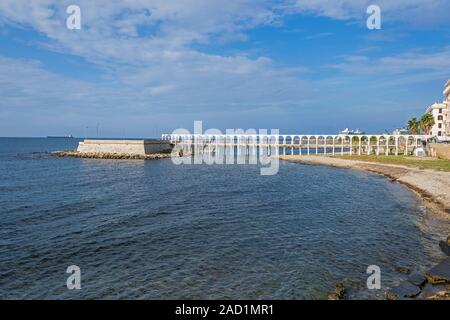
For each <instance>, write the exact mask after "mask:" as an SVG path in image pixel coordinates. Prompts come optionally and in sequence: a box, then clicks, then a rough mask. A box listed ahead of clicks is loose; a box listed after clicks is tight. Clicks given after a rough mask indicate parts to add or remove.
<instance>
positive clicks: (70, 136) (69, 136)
mask: <svg viewBox="0 0 450 320" xmlns="http://www.w3.org/2000/svg"><path fill="white" fill-rule="evenodd" d="M47 138H70V139H71V138H73V135H71V134H69V135H68V136H47Z"/></svg>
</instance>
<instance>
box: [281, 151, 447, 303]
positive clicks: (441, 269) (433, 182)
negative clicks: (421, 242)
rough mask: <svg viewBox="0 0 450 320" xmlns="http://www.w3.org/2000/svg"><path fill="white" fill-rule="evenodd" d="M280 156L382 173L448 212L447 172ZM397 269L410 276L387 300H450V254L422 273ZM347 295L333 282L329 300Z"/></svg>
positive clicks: (444, 246)
mask: <svg viewBox="0 0 450 320" xmlns="http://www.w3.org/2000/svg"><path fill="white" fill-rule="evenodd" d="M279 158H280V159H282V160H286V161H292V162H299V163H304V164H316V165H327V166H334V167H338V168H346V169H357V170H363V171H367V172H371V173H376V174H381V175H383V176H385V177H387V178H389V179H391V180H392V181H397V182H399V183H402V184H404V185H405V186H407V187H408V188H410V189H411V190H413V191H414V192H416V193H418V194H419V195H420V196H421V197H422V198H423V199H424V202H425V204H426V205H427V206H428V207H431V208H433V209H438V210H439V211H441V212H444V213H445V214H446V216H447V215H448V214H449V213H450V173H449V172H436V171H432V170H422V169H415V168H410V167H405V166H400V165H390V164H389V165H388V164H380V163H372V162H365V161H358V160H347V159H338V158H332V157H326V156H289V155H287V156H279ZM438 246H439V248H440V249H441V251H442V252H444V253H445V254H446V255H447V256H450V233H449V235H448V237H447V239H446V240H442V241H440V242H439V244H438ZM396 270H397V272H399V273H402V274H407V275H409V276H408V277H407V279H406V280H403V281H401V282H400V283H399V285H397V286H396V287H393V288H390V289H388V290H387V292H386V299H388V300H409V299H420V300H450V257H447V258H445V259H444V260H443V261H441V262H440V263H438V264H437V265H435V266H434V267H433V268H431V269H429V270H428V271H426V272H425V273H423V274H421V273H413V272H411V270H409V269H407V268H401V267H399V268H396ZM345 298H346V288H345V287H344V285H343V284H342V283H338V284H337V285H335V287H334V289H333V292H332V293H331V294H330V295H329V296H328V299H329V300H343V299H345Z"/></svg>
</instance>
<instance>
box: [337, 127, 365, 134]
mask: <svg viewBox="0 0 450 320" xmlns="http://www.w3.org/2000/svg"><path fill="white" fill-rule="evenodd" d="M339 134H345V135H351V134H359V135H361V134H365V132H364V131H361V130H359V129H356V130H349V129H348V128H345V129H344V130H342V131H341V132H339Z"/></svg>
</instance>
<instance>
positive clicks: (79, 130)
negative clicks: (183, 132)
mask: <svg viewBox="0 0 450 320" xmlns="http://www.w3.org/2000/svg"><path fill="white" fill-rule="evenodd" d="M371 4H375V5H378V6H379V7H380V9H381V29H379V30H369V29H368V28H367V26H366V20H367V18H368V17H369V14H367V12H366V10H367V7H368V6H369V5H371ZM70 5H77V6H79V8H80V10H81V29H79V30H77V29H74V30H70V29H68V28H67V26H66V20H67V18H68V17H69V15H70V14H68V13H67V12H66V10H67V7H68V6H70ZM449 12H450V1H448V0H428V1H422V0H396V1H392V0H371V1H366V0H148V1H145V0H123V1H118V0H117V1H109V0H108V1H107V0H97V1H90V0H70V1H65V0H33V1H29V0H1V1H0V136H18V137H24V136H30V137H31V136H47V135H67V134H72V135H74V136H79V137H82V136H90V137H95V136H97V135H98V136H99V137H130V138H132V137H141V138H144V137H148V138H150V137H157V136H160V135H161V134H162V133H170V132H172V131H173V130H175V129H178V128H186V129H188V130H192V128H193V122H194V121H195V120H201V121H203V128H204V129H208V128H218V129H220V130H222V131H225V130H226V129H236V128H243V129H250V128H254V129H257V130H258V129H268V130H270V129H279V130H280V132H281V133H285V134H289V133H298V134H300V133H301V134H308V133H311V134H312V133H336V132H338V131H340V130H342V129H344V128H346V127H348V128H351V129H361V130H364V131H366V132H369V133H378V132H385V130H388V131H391V130H393V129H395V128H397V127H402V126H404V125H405V123H406V122H407V120H408V119H409V118H410V117H413V116H415V117H420V116H421V115H422V114H423V113H424V111H425V109H426V108H427V106H428V105H430V104H432V103H434V102H436V101H441V100H442V99H443V97H442V90H443V86H444V84H445V82H446V81H447V80H448V79H450V32H449V31H450V19H449Z"/></svg>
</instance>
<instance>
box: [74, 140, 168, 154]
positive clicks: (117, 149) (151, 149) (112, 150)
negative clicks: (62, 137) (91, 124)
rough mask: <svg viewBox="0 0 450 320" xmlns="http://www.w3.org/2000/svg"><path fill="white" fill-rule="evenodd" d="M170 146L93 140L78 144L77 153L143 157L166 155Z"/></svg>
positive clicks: (160, 142) (140, 142) (151, 141)
mask: <svg viewBox="0 0 450 320" xmlns="http://www.w3.org/2000/svg"><path fill="white" fill-rule="evenodd" d="M171 150H172V145H171V144H170V143H169V142H167V141H154V140H93V139H86V140H84V141H82V142H79V144H78V148H77V152H79V153H86V154H121V155H123V154H127V155H133V156H145V155H149V154H157V153H168V152H170V151H171Z"/></svg>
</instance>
